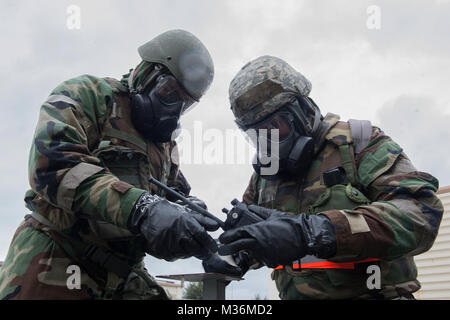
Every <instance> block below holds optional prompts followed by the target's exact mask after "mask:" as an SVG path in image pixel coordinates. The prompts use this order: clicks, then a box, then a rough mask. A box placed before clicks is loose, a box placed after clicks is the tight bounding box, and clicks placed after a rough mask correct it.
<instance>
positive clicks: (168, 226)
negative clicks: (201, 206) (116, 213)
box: [128, 193, 219, 261]
mask: <svg viewBox="0 0 450 320" xmlns="http://www.w3.org/2000/svg"><path fill="white" fill-rule="evenodd" d="M128 228H129V229H130V231H131V232H133V233H136V234H142V235H143V236H144V237H145V238H146V240H147V251H148V253H149V254H151V255H154V256H155V257H157V258H161V259H165V260H167V261H174V260H176V259H184V258H189V257H192V256H206V255H209V254H210V252H215V251H217V244H216V242H215V241H214V239H213V238H212V237H211V236H210V235H209V234H208V232H207V231H215V230H217V229H218V228H219V225H218V223H217V222H216V221H214V220H212V219H210V218H207V217H204V216H202V215H201V214H200V213H198V212H195V211H192V210H191V209H188V208H186V207H183V206H180V205H178V204H176V203H173V202H169V201H167V200H165V199H162V198H160V197H158V196H156V195H150V194H149V193H143V194H142V195H141V196H140V197H139V199H138V200H137V201H136V204H135V205H134V208H133V210H132V212H131V215H130V218H129V220H128Z"/></svg>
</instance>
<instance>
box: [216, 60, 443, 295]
mask: <svg viewBox="0 0 450 320" xmlns="http://www.w3.org/2000/svg"><path fill="white" fill-rule="evenodd" d="M310 90H311V83H310V82H309V81H308V80H307V79H306V78H305V77H304V76H303V75H301V74H300V73H298V72H297V71H295V70H294V69H293V68H292V67H291V66H289V65H288V64H287V63H286V62H285V61H283V60H281V59H278V58H275V57H271V56H263V57H260V58H257V59H255V60H253V61H251V62H249V63H248V64H247V65H245V66H244V67H243V68H242V69H241V70H240V71H239V73H238V74H237V75H236V76H235V78H234V79H233V80H232V82H231V85H230V102H231V108H232V110H233V112H234V114H235V117H236V123H237V124H238V126H239V127H240V128H241V129H243V130H247V129H248V128H251V127H252V126H255V125H254V124H255V123H261V122H262V123H264V121H266V122H267V120H265V119H267V117H273V114H274V113H277V112H279V111H280V110H287V112H288V113H290V114H294V118H295V117H296V115H298V116H299V118H301V119H302V121H303V123H302V124H301V126H303V127H304V129H303V135H304V136H306V137H308V138H311V141H312V144H311V148H310V150H309V151H308V153H309V155H310V156H309V158H310V159H306V160H308V161H309V162H308V163H307V165H306V166H301V165H300V166H299V165H291V167H290V170H288V171H285V172H284V173H283V174H276V175H273V176H271V177H269V176H267V177H262V176H261V175H260V174H259V170H256V172H255V173H254V174H253V176H252V177H251V180H250V183H249V185H248V187H247V189H246V191H245V193H244V196H243V201H244V202H245V203H247V204H248V205H249V206H248V208H249V209H250V210H255V212H258V211H265V213H266V214H273V218H269V219H268V220H270V221H265V222H259V223H257V224H254V225H252V226H246V227H241V228H239V230H231V231H228V232H225V233H224V234H222V235H221V236H220V238H219V239H220V240H221V242H222V243H224V246H223V247H222V248H220V249H219V253H221V254H233V253H236V251H239V250H247V251H249V252H250V254H251V252H252V250H254V251H255V252H258V254H259V257H260V261H269V264H271V265H269V266H270V267H273V268H274V271H273V272H272V279H273V280H274V281H275V282H276V286H277V288H278V290H279V294H280V297H281V298H282V299H378V298H380V299H395V298H399V297H409V298H411V297H412V296H411V293H413V292H415V291H417V290H418V289H419V288H420V283H419V282H418V280H417V268H416V265H415V263H414V259H413V256H414V255H417V254H420V253H423V252H425V251H427V250H428V249H429V248H430V247H431V246H432V244H433V242H434V239H435V237H436V235H437V233H438V228H439V224H440V221H441V217H442V213H443V207H442V204H441V202H440V200H439V199H438V198H437V197H436V195H435V192H436V191H437V189H438V180H437V179H436V178H434V177H433V176H431V175H430V174H427V173H424V172H420V171H417V169H416V168H415V167H414V166H413V164H412V163H411V161H410V159H409V158H408V157H407V156H406V154H405V153H404V152H403V149H402V148H401V147H400V146H399V145H398V144H397V143H396V142H395V141H393V140H392V139H391V138H390V137H389V136H387V135H386V134H385V133H384V132H383V131H382V130H381V129H379V128H377V127H375V126H371V125H370V123H369V122H368V121H359V120H351V121H349V122H344V121H340V118H339V116H338V115H335V114H332V113H329V114H327V115H325V116H324V117H323V116H321V115H320V120H319V121H318V122H317V121H315V120H314V119H317V112H314V111H317V110H318V108H317V106H316V105H315V103H314V102H313V101H312V99H310V98H309V97H308V95H309V92H310ZM299 100H301V101H302V102H301V103H300V104H299V103H298V101H299ZM272 122H273V121H272ZM313 124H315V125H313ZM256 126H257V125H256ZM314 126H315V127H316V128H315V129H314V128H313V127H314ZM280 131H281V130H280ZM364 132H365V133H364ZM281 136H282V133H280V137H281ZM286 136H288V135H286ZM280 141H281V139H280ZM281 143H282V142H280V144H281ZM293 145H294V147H295V145H296V144H295V141H294V144H293ZM304 145H305V144H303V145H302V146H304ZM294 147H293V148H294ZM294 149H295V148H294ZM292 150H293V149H292ZM294 153H295V152H294ZM291 155H292V152H291V153H290V154H289V156H291ZM299 159H300V160H301V161H306V160H305V159H302V158H301V157H300V158H299ZM280 160H281V161H282V160H283V159H280ZM288 164H289V163H288ZM256 169H258V168H256ZM292 169H293V170H292ZM295 170H297V172H294V171H295ZM257 206H260V207H263V208H260V207H257ZM264 208H268V209H264ZM272 209H273V210H272ZM286 214H289V215H291V218H290V219H286V218H285V217H283V216H285V215H286ZM319 217H321V219H322V220H320V221H319V222H320V224H314V223H311V221H313V218H314V219H316V218H317V219H318V218H319ZM281 219H284V221H288V223H285V224H284V225H285V226H286V228H285V229H284V230H287V231H288V232H287V233H286V234H273V233H275V232H276V231H275V230H278V229H277V228H279V225H280V223H284V222H283V221H282V220H281ZM322 222H324V223H323V224H322ZM325 222H326V223H327V225H328V226H332V230H327V229H326V224H325ZM277 223H278V225H277ZM322 225H323V226H325V227H324V228H322ZM317 226H320V228H319V227H317ZM289 227H292V228H291V229H293V228H295V231H290V230H291V229H289ZM277 238H278V239H277ZM279 239H283V240H279ZM282 241H285V246H284V247H283V242H282ZM295 242H298V243H295ZM278 246H279V247H278ZM286 251H290V252H287V253H286ZM286 258H289V259H292V260H291V261H292V262H291V263H286V261H285V260H283V259H286ZM276 264H280V265H279V266H276ZM283 264H284V265H283ZM266 265H267V262H266ZM369 266H374V267H375V268H376V267H378V268H379V270H380V279H379V280H380V282H379V283H380V285H379V286H377V285H376V286H373V285H370V281H369V285H368V279H369V276H370V275H372V272H373V271H371V270H374V269H370V268H369V269H368V267H369Z"/></svg>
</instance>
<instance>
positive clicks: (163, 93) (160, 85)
mask: <svg viewBox="0 0 450 320" xmlns="http://www.w3.org/2000/svg"><path fill="white" fill-rule="evenodd" d="M155 94H156V96H157V97H158V99H159V100H160V101H161V102H162V103H164V104H165V105H167V106H172V105H177V104H182V110H181V114H183V113H186V112H187V111H188V110H190V109H192V107H193V106H194V105H195V104H196V102H197V101H195V100H194V99H193V98H192V97H191V96H189V95H188V94H187V93H186V91H185V90H184V89H183V88H182V87H181V85H180V84H179V83H178V81H177V80H176V79H175V77H173V76H171V75H161V76H160V77H159V78H158V79H157V85H156V88H155Z"/></svg>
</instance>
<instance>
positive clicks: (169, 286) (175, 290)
mask: <svg viewBox="0 0 450 320" xmlns="http://www.w3.org/2000/svg"><path fill="white" fill-rule="evenodd" d="M157 282H158V284H159V285H160V286H161V287H163V288H164V290H165V291H166V293H167V295H168V296H169V298H170V299H173V300H181V299H182V296H183V287H184V283H183V281H182V282H179V283H176V282H173V281H165V280H158V281H157Z"/></svg>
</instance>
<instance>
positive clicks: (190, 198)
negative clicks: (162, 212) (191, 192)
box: [175, 196, 208, 210]
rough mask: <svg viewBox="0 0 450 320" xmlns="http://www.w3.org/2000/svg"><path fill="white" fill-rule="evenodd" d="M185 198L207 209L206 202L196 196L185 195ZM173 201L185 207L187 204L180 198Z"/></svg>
mask: <svg viewBox="0 0 450 320" xmlns="http://www.w3.org/2000/svg"><path fill="white" fill-rule="evenodd" d="M187 198H188V200H189V201H191V202H192V203H195V204H196V205H198V206H200V207H202V208H203V209H205V210H208V207H207V206H206V203H205V202H204V201H203V200H201V199H199V198H197V197H196V196H190V197H187ZM175 203H178V204H179V205H181V206H183V207H187V205H186V204H184V202H183V201H181V200H177V201H175Z"/></svg>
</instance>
